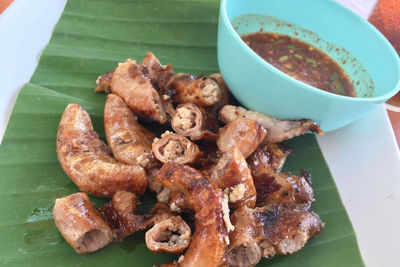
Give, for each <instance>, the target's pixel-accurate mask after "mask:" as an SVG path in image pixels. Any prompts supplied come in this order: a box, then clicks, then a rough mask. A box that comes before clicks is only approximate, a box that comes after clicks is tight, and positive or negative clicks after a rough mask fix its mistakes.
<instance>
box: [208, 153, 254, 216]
mask: <svg viewBox="0 0 400 267" xmlns="http://www.w3.org/2000/svg"><path fill="white" fill-rule="evenodd" d="M211 178H212V179H213V180H214V181H215V182H216V183H217V184H218V186H219V188H221V189H222V190H224V192H225V190H226V191H227V192H228V194H229V205H230V206H231V207H232V208H234V209H236V208H239V207H241V206H247V207H249V208H254V205H255V204H256V196H257V193H256V188H255V187H254V183H253V177H252V176H251V172H250V169H249V167H248V166H247V162H246V159H245V158H244V157H243V155H242V153H240V151H239V149H237V147H236V146H233V147H231V148H230V149H229V150H228V151H226V152H225V153H224V154H223V155H222V157H221V158H220V160H219V161H218V163H217V165H216V166H215V168H214V169H213V170H212V172H211Z"/></svg>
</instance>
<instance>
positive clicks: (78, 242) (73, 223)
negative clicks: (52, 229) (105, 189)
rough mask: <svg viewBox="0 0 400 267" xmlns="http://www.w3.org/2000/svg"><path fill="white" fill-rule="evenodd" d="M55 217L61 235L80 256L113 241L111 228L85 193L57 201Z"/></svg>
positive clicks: (54, 210)
mask: <svg viewBox="0 0 400 267" xmlns="http://www.w3.org/2000/svg"><path fill="white" fill-rule="evenodd" d="M53 217H54V222H55V224H56V226H57V228H58V230H59V231H60V233H61V235H62V236H63V237H64V239H65V240H66V241H67V242H68V244H70V245H71V247H72V248H73V249H74V250H75V251H76V252H77V253H79V254H87V253H91V252H94V251H96V250H99V249H101V248H103V247H105V246H107V245H109V244H110V243H111V242H112V240H113V235H112V232H111V228H110V226H109V225H108V224H107V223H106V222H105V221H104V220H103V219H102V218H101V217H100V215H99V213H98V211H97V209H96V208H95V207H94V206H93V204H92V203H91V202H90V199H89V197H88V196H87V194H85V193H75V194H72V195H69V196H67V197H63V198H58V199H56V203H55V205H54V209H53Z"/></svg>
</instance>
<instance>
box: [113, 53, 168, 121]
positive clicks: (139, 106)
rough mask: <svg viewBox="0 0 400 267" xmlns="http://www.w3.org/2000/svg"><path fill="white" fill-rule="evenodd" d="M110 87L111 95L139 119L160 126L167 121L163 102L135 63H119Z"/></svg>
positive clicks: (140, 67) (128, 61)
mask: <svg viewBox="0 0 400 267" xmlns="http://www.w3.org/2000/svg"><path fill="white" fill-rule="evenodd" d="M110 87H111V93H113V94H116V95H118V96H119V97H121V98H122V99H123V100H124V101H125V103H126V104H127V105H128V106H129V107H130V108H131V109H132V111H133V112H135V114H136V115H138V116H139V117H142V118H144V119H147V120H150V121H156V122H158V123H160V124H164V123H165V122H166V121H167V115H166V113H165V109H164V105H163V100H162V99H161V97H160V95H159V93H158V91H157V90H156V88H155V87H154V85H153V84H152V83H151V80H150V78H149V77H147V76H146V75H145V73H143V68H142V66H140V65H138V64H136V61H132V60H130V59H128V60H126V61H125V62H124V63H120V64H119V65H118V67H117V68H116V69H115V71H114V75H113V77H112V80H111V84H110Z"/></svg>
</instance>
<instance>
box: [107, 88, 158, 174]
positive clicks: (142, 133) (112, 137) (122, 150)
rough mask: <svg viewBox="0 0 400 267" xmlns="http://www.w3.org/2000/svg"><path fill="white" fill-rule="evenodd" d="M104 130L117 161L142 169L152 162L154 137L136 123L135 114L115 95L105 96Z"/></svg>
mask: <svg viewBox="0 0 400 267" xmlns="http://www.w3.org/2000/svg"><path fill="white" fill-rule="evenodd" d="M104 128H105V132H106V137H107V142H108V144H109V146H110V148H111V150H112V152H113V154H114V157H115V158H116V159H117V160H118V161H120V162H123V163H125V164H128V165H132V164H139V165H141V166H142V167H146V166H147V165H148V164H149V163H150V161H153V153H152V152H151V144H152V143H153V140H154V138H155V135H154V134H153V133H152V132H150V131H149V130H147V129H146V128H144V127H143V126H141V125H140V124H139V123H138V121H137V117H136V116H135V114H133V112H132V111H131V110H130V109H129V107H128V106H127V105H126V104H125V102H124V101H123V100H122V99H121V98H120V97H119V96H117V95H114V94H109V95H108V96H107V99H106V104H105V107H104Z"/></svg>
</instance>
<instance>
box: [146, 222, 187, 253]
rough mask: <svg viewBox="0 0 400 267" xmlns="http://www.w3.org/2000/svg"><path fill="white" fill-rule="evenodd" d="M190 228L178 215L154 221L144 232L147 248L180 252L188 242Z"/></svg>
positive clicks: (153, 250) (155, 251)
mask: <svg viewBox="0 0 400 267" xmlns="http://www.w3.org/2000/svg"><path fill="white" fill-rule="evenodd" d="M190 237H191V230H190V227H189V226H188V225H187V223H186V222H185V221H184V220H183V219H182V218H181V217H180V216H174V217H171V218H170V219H166V220H163V221H161V222H158V223H156V224H155V225H154V226H153V227H152V228H151V229H150V230H148V231H147V232H146V235H145V241H146V246H147V248H148V249H149V250H151V251H152V252H154V253H163V252H167V253H174V254H177V253H181V252H183V251H184V250H185V249H186V248H187V247H188V246H189V244H190Z"/></svg>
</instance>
